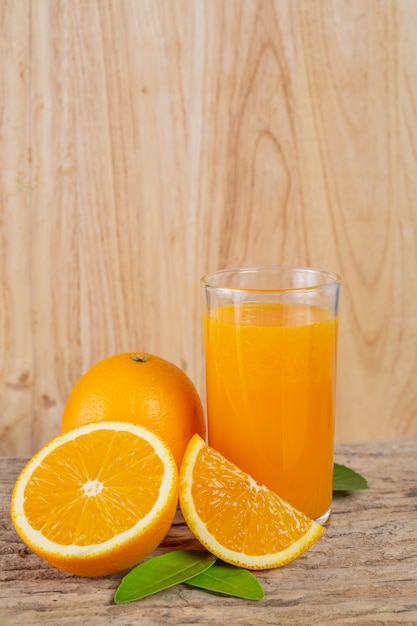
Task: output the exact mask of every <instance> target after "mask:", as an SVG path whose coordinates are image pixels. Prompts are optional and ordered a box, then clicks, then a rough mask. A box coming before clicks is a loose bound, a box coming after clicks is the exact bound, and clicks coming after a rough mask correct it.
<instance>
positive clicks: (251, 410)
mask: <svg viewBox="0 0 417 626" xmlns="http://www.w3.org/2000/svg"><path fill="white" fill-rule="evenodd" d="M202 285H203V292H204V303H205V310H204V340H205V356H206V395H207V421H208V443H209V445H210V446H212V447H213V448H215V449H216V450H218V451H219V452H221V453H222V454H223V455H224V456H225V457H226V458H227V459H229V460H230V461H231V462H233V463H235V465H237V466H238V467H239V468H240V469H242V470H244V471H245V472H247V473H248V474H250V475H251V476H252V477H253V478H254V479H255V480H256V481H257V482H259V483H261V484H264V485H266V486H267V487H269V488H270V489H272V490H273V491H275V492H276V493H277V494H278V495H279V496H281V497H282V498H283V499H284V500H287V502H289V503H290V504H292V505H293V506H294V507H296V508H297V509H299V510H300V511H303V512H304V513H305V514H306V515H308V516H309V517H311V518H312V519H315V520H316V521H318V522H319V523H321V524H324V523H325V522H326V521H327V520H328V519H329V517H330V511H331V502H332V477H333V442H334V417H335V381H336V357H337V327H338V302H339V290H340V277H339V276H338V275H337V274H334V273H331V272H327V271H324V270H319V269H313V268H297V267H279V266H271V267H249V268H236V269H225V270H220V271H217V272H214V273H212V274H209V275H207V276H205V277H204V278H203V279H202Z"/></svg>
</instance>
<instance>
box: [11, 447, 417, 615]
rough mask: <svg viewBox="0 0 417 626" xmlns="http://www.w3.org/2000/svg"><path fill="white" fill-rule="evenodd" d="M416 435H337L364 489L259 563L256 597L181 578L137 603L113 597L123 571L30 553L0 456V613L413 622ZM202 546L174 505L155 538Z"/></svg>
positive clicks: (172, 545)
mask: <svg viewBox="0 0 417 626" xmlns="http://www.w3.org/2000/svg"><path fill="white" fill-rule="evenodd" d="M416 445H417V440H416V439H404V440H400V441H399V440H390V441H372V442H369V443H366V444H365V443H350V444H346V443H345V444H339V445H338V446H337V448H336V460H337V461H338V462H340V463H345V464H347V465H349V467H352V468H354V469H355V470H356V471H358V472H361V473H362V474H363V475H364V476H366V478H367V479H368V483H369V490H367V491H362V492H355V493H354V492H350V493H346V492H341V493H339V494H338V495H337V496H335V498H334V502H333V514H332V518H331V523H330V525H329V526H328V527H327V530H326V532H325V534H324V535H323V537H322V538H321V539H320V540H319V541H318V542H317V543H316V544H315V545H314V546H313V547H312V548H311V549H310V550H309V551H308V552H306V553H305V554H304V555H302V556H301V557H299V558H298V559H296V560H295V561H293V562H292V563H289V564H287V565H285V566H284V567H282V568H278V569H275V570H266V571H259V572H256V573H255V575H256V577H257V578H258V579H259V580H260V582H261V584H262V586H263V587H264V590H265V598H264V600H262V601H260V602H250V601H242V600H239V599H237V598H231V597H221V596H219V595H217V594H209V593H205V592H203V591H200V590H197V589H193V588H188V587H186V586H184V585H179V586H176V587H173V588H171V589H168V590H165V591H163V592H160V593H158V594H155V595H153V596H149V597H148V598H145V599H143V600H141V601H139V602H132V603H129V604H124V605H119V606H117V605H115V604H114V603H113V596H114V593H115V591H116V589H117V586H118V584H119V582H120V580H121V578H122V574H117V575H113V576H108V577H104V578H93V579H87V578H80V577H76V576H71V575H67V574H65V573H63V572H60V571H58V570H56V569H54V568H52V567H50V566H49V565H47V564H46V563H44V562H43V561H42V560H41V559H40V558H39V557H37V556H36V555H34V554H33V553H31V552H30V551H29V550H28V549H27V548H26V547H25V546H24V544H23V543H22V542H21V541H20V540H19V538H18V537H17V535H16V533H15V531H14V529H13V527H12V524H11V521H10V519H9V511H8V507H9V500H10V494H11V491H12V486H13V484H14V481H15V480H16V477H17V474H18V472H19V471H20V469H21V468H22V466H23V462H24V459H22V458H14V459H13V458H9V459H6V458H3V459H2V458H0V583H1V584H0V621H1V623H2V624H4V625H5V626H11V625H16V626H21V624H27V626H31V625H32V624H33V625H34V626H35V625H36V626H37V625H38V624H39V623H40V622H42V623H45V624H57V623H59V624H71V625H77V624H83V623H88V624H92V625H93V626H95V625H99V624H103V623H105V624H117V625H118V626H122V625H128V624H132V623H136V622H138V623H143V624H147V625H148V624H149V625H150V626H153V625H155V626H156V625H159V624H162V623H163V624H166V625H167V626H170V625H176V626H181V625H183V624H184V625H185V624H201V625H202V624H224V623H225V622H229V623H231V624H236V625H248V626H249V625H250V626H252V625H255V624H259V625H260V624H271V625H272V624H288V626H290V625H293V624H294V625H295V624H297V625H298V624H316V625H317V626H318V625H320V626H321V625H323V624H340V625H343V626H345V625H347V624H353V625H355V626H357V625H358V624H361V625H365V624H366V625H367V626H371V625H373V626H377V625H380V624H384V625H386V626H389V625H393V624H415V623H416V622H417V602H416V597H417V595H416V591H417V579H416V572H417V539H416V538H417V517H416V515H415V511H416V499H417V492H416V484H417V467H416V464H415V450H416ZM198 547H200V546H199V544H198V543H197V542H196V541H195V539H194V538H193V536H192V535H191V533H190V531H189V530H188V528H187V527H186V526H185V524H184V521H183V519H182V516H181V514H180V513H179V512H178V513H177V516H176V518H175V520H174V524H173V526H172V528H171V530H170V531H169V533H168V535H167V537H166V538H165V540H164V541H163V543H162V544H161V546H160V547H159V548H158V549H157V551H156V552H155V555H156V554H161V553H163V552H166V551H167V550H171V549H182V548H184V549H195V548H198Z"/></svg>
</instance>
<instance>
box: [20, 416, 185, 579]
mask: <svg viewBox="0 0 417 626" xmlns="http://www.w3.org/2000/svg"><path fill="white" fill-rule="evenodd" d="M177 504H178V472H177V466H176V463H175V460H174V457H173V455H172V453H171V451H170V449H169V448H168V446H167V445H166V444H165V443H164V442H163V441H162V440H161V439H160V438H159V437H157V436H156V435H154V434H153V433H151V432H150V431H148V430H147V429H145V428H143V427H141V426H138V425H134V424H128V423H122V422H101V423H97V424H88V425H86V426H81V427H79V428H76V429H74V430H72V431H69V432H67V433H65V434H62V435H59V436H58V437H56V438H55V439H53V440H52V441H50V442H49V443H48V444H47V445H46V446H45V447H44V448H42V449H41V450H40V451H39V452H38V453H37V454H36V455H35V456H34V457H33V458H32V459H31V460H30V461H29V463H28V464H27V465H26V467H25V468H24V469H23V470H22V472H21V474H20V476H19V478H18V479H17V482H16V485H15V487H14V490H13V494H12V500H11V517H12V521H13V524H14V526H15V529H16V531H17V533H18V534H19V535H20V537H21V539H22V540H23V541H24V542H25V543H26V544H27V545H28V546H29V548H31V549H32V550H33V551H34V552H35V553H36V554H38V555H39V556H41V557H43V558H44V559H45V560H46V561H48V562H49V563H50V564H52V565H54V566H55V567H58V568H60V569H62V570H64V571H66V572H69V573H72V574H77V575H79V576H104V575H107V574H113V573H115V572H118V571H121V570H124V569H126V568H128V567H132V566H133V565H136V564H137V563H138V562H139V561H140V560H142V559H143V558H145V557H146V556H147V555H148V554H150V553H151V552H152V551H153V550H154V549H155V548H156V547H157V546H158V545H159V543H160V542H161V541H162V539H163V538H164V536H165V535H166V533H167V532H168V530H169V528H170V526H171V524H172V520H173V518H174V515H175V512H176V508H177Z"/></svg>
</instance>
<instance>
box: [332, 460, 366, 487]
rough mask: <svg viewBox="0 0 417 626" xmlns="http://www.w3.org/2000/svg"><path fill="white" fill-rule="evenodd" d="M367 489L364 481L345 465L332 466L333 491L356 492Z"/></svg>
mask: <svg viewBox="0 0 417 626" xmlns="http://www.w3.org/2000/svg"><path fill="white" fill-rule="evenodd" d="M358 489H368V483H367V481H366V479H365V478H364V477H363V476H361V475H360V474H358V473H357V472H354V471H353V470H352V469H350V468H349V467H346V465H339V464H338V463H335V464H334V470H333V491H356V490H358Z"/></svg>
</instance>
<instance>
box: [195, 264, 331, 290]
mask: <svg viewBox="0 0 417 626" xmlns="http://www.w3.org/2000/svg"><path fill="white" fill-rule="evenodd" d="M277 270H284V271H285V270H287V271H288V272H289V273H295V272H297V271H298V272H303V273H306V274H315V275H317V276H322V277H327V280H318V281H317V283H315V284H314V285H306V286H303V287H242V286H232V285H230V284H227V283H226V282H225V283H218V284H215V283H214V282H213V279H214V277H218V276H224V275H226V274H231V273H234V274H235V275H236V274H238V273H239V274H250V273H255V272H259V271H264V272H269V271H277ZM341 282H342V278H341V276H340V275H339V274H337V273H336V272H331V271H328V270H323V269H320V268H317V267H308V266H298V265H253V266H247V267H246V266H242V267H226V268H224V269H221V270H216V271H214V272H210V273H208V274H204V276H202V278H201V279H200V283H201V285H202V286H203V287H209V288H211V289H224V290H228V291H243V292H249V291H251V292H259V293H270V292H273V293H281V292H289V291H291V292H293V291H302V292H305V291H314V290H316V289H321V288H325V287H332V286H336V285H340V283H341Z"/></svg>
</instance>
